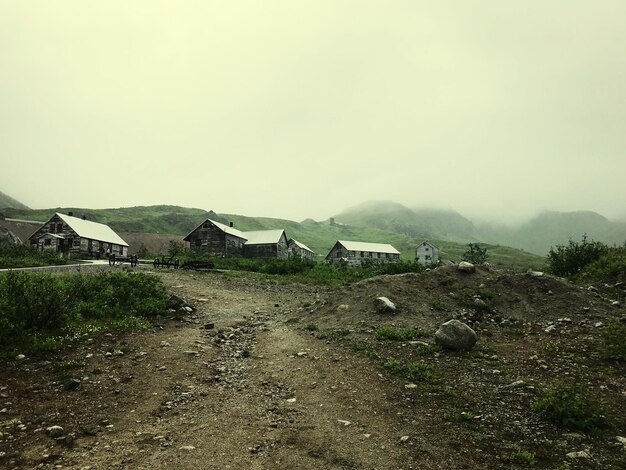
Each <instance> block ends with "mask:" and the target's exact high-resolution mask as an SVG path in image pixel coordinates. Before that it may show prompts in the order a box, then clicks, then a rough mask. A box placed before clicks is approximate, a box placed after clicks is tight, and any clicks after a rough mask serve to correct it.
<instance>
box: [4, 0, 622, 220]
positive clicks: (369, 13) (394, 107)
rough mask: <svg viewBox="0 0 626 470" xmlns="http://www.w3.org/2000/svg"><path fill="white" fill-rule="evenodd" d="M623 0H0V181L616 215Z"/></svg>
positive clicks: (117, 192) (92, 193)
mask: <svg viewBox="0 0 626 470" xmlns="http://www.w3.org/2000/svg"><path fill="white" fill-rule="evenodd" d="M625 45H626V1H624V0H595V1H580V0H561V1H556V0H552V1H550V0H536V1H535V0H531V1H525V2H508V1H502V0H480V1H472V0H456V1H437V2H433V1H418V0H406V1H400V0H398V1H382V0H381V1H366V0H354V1H352V0H350V1H348V0H345V1H342V0H328V1H326V0H311V1H303V0H284V1H272V0H267V1H265V0H264V1H259V0H253V1H236V0H232V1H219V2H218V1H209V0H202V1H198V2H192V1H180V2H171V1H167V2H158V1H155V0H145V1H128V0H125V1H85V0H77V1H64V0H57V1H49V0H45V1H37V2H35V1H25V0H20V1H15V0H0V191H3V192H5V193H7V194H8V195H10V196H12V197H14V198H16V199H18V200H20V201H21V202H23V203H25V204H27V205H29V206H31V207H34V208H48V207H58V206H78V207H92V208H104V207H122V206H133V205H152V204H174V205H182V206H188V207H199V208H203V209H207V210H209V209H213V210H215V211H217V212H226V213H239V214H244V215H253V216H262V215H263V216H272V217H283V218H291V219H295V220H300V219H303V218H306V217H313V218H316V219H323V218H327V217H329V216H331V215H333V214H336V213H338V212H340V211H341V210H343V209H345V208H346V207H348V206H351V205H354V204H357V203H360V202H363V201H365V200H369V199H389V200H394V201H397V202H400V203H403V204H405V205H408V206H410V207H413V206H424V205H430V204H434V205H435V206H437V207H446V208H454V209H456V210H458V211H460V212H461V213H463V214H464V215H467V216H469V217H482V218H493V219H498V220H506V221H509V220H519V219H520V218H525V217H528V216H530V215H533V214H535V213H537V212H539V211H541V210H545V209H555V210H577V209H588V210H595V211H598V212H600V213H602V214H604V215H606V216H608V217H611V218H616V217H624V216H626V184H625V183H626V53H625Z"/></svg>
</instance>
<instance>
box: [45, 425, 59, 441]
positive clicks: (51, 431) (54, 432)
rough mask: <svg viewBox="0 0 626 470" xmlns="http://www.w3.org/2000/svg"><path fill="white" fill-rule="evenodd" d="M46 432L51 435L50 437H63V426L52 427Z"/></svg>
mask: <svg viewBox="0 0 626 470" xmlns="http://www.w3.org/2000/svg"><path fill="white" fill-rule="evenodd" d="M46 431H47V432H48V434H49V435H50V437H54V438H57V437H61V436H62V435H63V428H62V427H61V426H50V427H49V428H46Z"/></svg>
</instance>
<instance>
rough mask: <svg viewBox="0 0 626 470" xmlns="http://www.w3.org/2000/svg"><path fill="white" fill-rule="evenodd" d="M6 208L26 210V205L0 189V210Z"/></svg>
mask: <svg viewBox="0 0 626 470" xmlns="http://www.w3.org/2000/svg"><path fill="white" fill-rule="evenodd" d="M6 208H11V209H21V210H25V209H26V210H27V209H28V206H27V205H25V204H22V203H21V202H20V201H18V200H16V199H13V198H12V197H11V196H8V195H6V194H4V193H3V192H2V191H0V210H1V209H6Z"/></svg>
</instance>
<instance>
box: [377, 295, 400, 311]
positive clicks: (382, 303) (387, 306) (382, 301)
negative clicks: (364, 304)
mask: <svg viewBox="0 0 626 470" xmlns="http://www.w3.org/2000/svg"><path fill="white" fill-rule="evenodd" d="M374 306H375V307H376V310H377V311H378V313H396V305H395V304H394V303H393V302H392V301H391V300H389V299H388V298H387V297H376V298H375V299H374Z"/></svg>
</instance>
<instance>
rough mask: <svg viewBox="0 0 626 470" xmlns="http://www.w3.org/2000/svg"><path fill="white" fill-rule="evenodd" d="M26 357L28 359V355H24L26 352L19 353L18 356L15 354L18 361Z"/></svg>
mask: <svg viewBox="0 0 626 470" xmlns="http://www.w3.org/2000/svg"><path fill="white" fill-rule="evenodd" d="M24 359H26V356H24V354H18V355H17V356H15V360H16V361H23V360H24Z"/></svg>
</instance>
